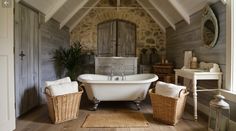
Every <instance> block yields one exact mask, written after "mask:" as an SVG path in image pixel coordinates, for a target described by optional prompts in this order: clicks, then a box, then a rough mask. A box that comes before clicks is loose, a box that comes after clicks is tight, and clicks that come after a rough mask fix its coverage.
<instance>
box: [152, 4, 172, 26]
mask: <svg viewBox="0 0 236 131" xmlns="http://www.w3.org/2000/svg"><path fill="white" fill-rule="evenodd" d="M149 2H150V3H151V4H152V6H153V7H154V8H155V9H156V10H157V11H158V12H159V13H160V14H161V15H162V17H163V18H164V19H165V20H166V21H167V22H168V23H169V25H170V26H171V27H172V28H173V29H174V30H176V27H175V23H174V22H173V21H171V20H170V17H169V15H167V14H166V13H165V12H163V11H162V10H161V9H160V7H159V6H158V5H157V4H156V3H155V2H154V0H149Z"/></svg>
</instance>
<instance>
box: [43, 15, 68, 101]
mask: <svg viewBox="0 0 236 131" xmlns="http://www.w3.org/2000/svg"><path fill="white" fill-rule="evenodd" d="M59 26H60V25H59V23H58V22H57V21H55V20H53V19H51V20H50V21H48V22H47V23H43V24H41V25H40V32H39V33H40V36H39V37H40V38H39V41H40V42H39V44H40V90H41V91H40V96H41V100H42V101H41V102H42V103H44V102H45V101H44V100H45V99H44V94H43V90H44V88H45V87H44V86H45V81H48V80H56V79H58V78H57V76H56V72H55V68H54V64H53V61H52V56H53V51H54V50H56V49H58V48H59V47H63V48H68V47H69V46H70V33H69V29H68V28H63V29H60V28H59Z"/></svg>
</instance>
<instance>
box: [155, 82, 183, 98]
mask: <svg viewBox="0 0 236 131" xmlns="http://www.w3.org/2000/svg"><path fill="white" fill-rule="evenodd" d="M182 89H186V87H185V86H179V85H175V84H171V83H165V82H161V81H158V82H157V83H156V87H155V92H156V94H158V95H162V96H166V97H172V98H175V99H177V98H178V97H179V92H180V90H182Z"/></svg>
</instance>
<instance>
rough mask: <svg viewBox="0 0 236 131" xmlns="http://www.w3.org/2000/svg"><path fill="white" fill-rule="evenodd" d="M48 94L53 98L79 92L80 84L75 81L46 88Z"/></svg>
mask: <svg viewBox="0 0 236 131" xmlns="http://www.w3.org/2000/svg"><path fill="white" fill-rule="evenodd" d="M46 92H47V93H48V94H50V95H51V96H59V95H65V94H70V93H75V92H78V83H77V82H76V81H73V82H71V83H62V84H57V85H50V86H48V87H46Z"/></svg>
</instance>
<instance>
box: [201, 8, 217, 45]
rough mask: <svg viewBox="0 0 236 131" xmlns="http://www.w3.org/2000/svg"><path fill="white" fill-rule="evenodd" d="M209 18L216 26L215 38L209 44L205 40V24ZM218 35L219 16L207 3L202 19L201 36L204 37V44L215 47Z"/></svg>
mask: <svg viewBox="0 0 236 131" xmlns="http://www.w3.org/2000/svg"><path fill="white" fill-rule="evenodd" d="M208 20H210V21H211V22H212V23H213V25H214V28H215V36H214V39H213V41H212V42H211V43H210V44H209V45H207V44H206V43H205V41H204V25H205V23H206V22H207V21H208ZM218 36H219V27H218V21H217V18H216V16H215V14H214V12H213V10H212V9H211V8H210V6H208V5H207V6H206V7H205V8H204V9H203V14H202V21H201V37H202V41H203V44H204V46H205V47H208V48H213V47H214V46H215V45H216V42H217V39H218Z"/></svg>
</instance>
